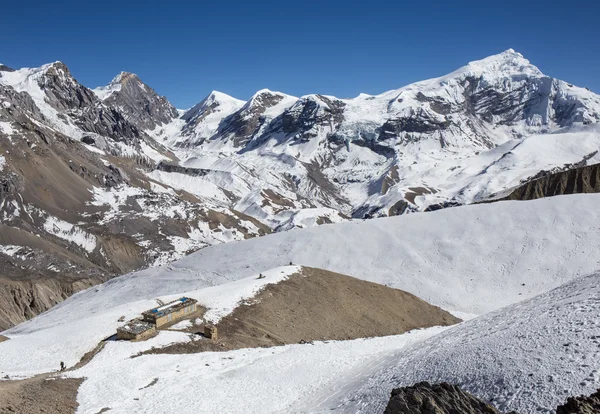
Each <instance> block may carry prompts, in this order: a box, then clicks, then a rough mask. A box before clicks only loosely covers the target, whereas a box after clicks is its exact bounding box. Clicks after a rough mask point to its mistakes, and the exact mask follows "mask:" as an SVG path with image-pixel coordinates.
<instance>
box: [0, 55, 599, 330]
mask: <svg viewBox="0 0 600 414" xmlns="http://www.w3.org/2000/svg"><path fill="white" fill-rule="evenodd" d="M179 115H180V112H179V111H178V110H176V109H175V108H174V106H173V105H171V104H170V103H169V102H168V100H167V99H166V98H164V97H161V96H159V95H158V94H157V93H156V92H155V91H154V90H153V89H152V88H150V87H149V86H148V85H145V84H144V83H143V82H142V81H141V80H140V79H139V78H138V77H137V76H136V75H135V74H131V73H127V72H122V73H120V74H119V75H117V76H116V77H115V78H114V79H113V80H112V81H111V82H110V83H109V84H108V85H107V86H102V87H98V88H96V89H93V90H91V89H88V88H87V87H85V86H83V85H81V84H80V83H79V82H78V81H77V80H76V79H75V78H74V77H73V75H72V74H71V73H70V71H69V69H68V68H67V67H66V66H65V65H64V64H63V63H61V62H55V63H52V64H48V65H44V66H42V67H40V68H24V69H19V70H12V69H10V68H8V67H6V66H0V217H2V223H0V226H3V227H2V228H3V229H5V230H4V231H2V232H0V233H1V234H0V245H1V246H3V247H2V250H1V251H2V252H3V253H0V260H1V263H2V264H0V268H4V267H5V266H9V267H10V268H12V269H18V270H13V271H11V274H12V275H13V276H11V277H12V279H11V283H13V282H15V280H14V279H19V282H18V285H17V287H14V286H13V285H11V287H10V289H9V288H6V289H4V294H2V293H1V292H2V289H0V297H2V298H3V299H0V300H4V303H6V304H7V306H6V307H5V308H10V309H11V310H10V311H9V312H8V315H7V316H0V327H2V326H4V327H7V326H9V325H11V324H13V323H16V322H19V321H22V320H24V319H27V318H29V317H31V316H33V315H34V314H36V313H38V312H40V311H43V310H45V309H47V308H48V307H49V306H51V305H52V304H54V303H56V302H58V301H60V300H62V299H63V298H64V297H66V296H68V295H70V294H71V293H73V292H74V291H77V290H79V289H81V288H82V287H85V286H88V285H90V284H94V283H97V282H99V281H102V280H105V279H106V278H109V277H112V276H114V275H117V274H122V273H125V272H127V271H131V270H133V269H137V268H139V267H144V266H149V265H157V264H162V263H166V262H168V261H171V260H173V259H176V258H178V257H181V256H183V255H185V254H186V253H189V252H191V251H194V250H197V249H199V248H202V247H206V246H208V245H212V244H215V243H223V242H228V241H233V240H241V239H245V238H249V237H252V236H256V235H263V234H266V233H268V232H271V231H285V230H290V229H293V228H297V227H311V226H316V225H320V224H329V223H339V222H343V221H347V220H349V219H351V218H370V217H379V216H392V215H399V214H403V213H410V212H417V211H423V210H428V209H429V210H432V209H437V208H440V207H444V206H450V205H461V204H469V203H473V202H479V201H486V200H493V199H499V198H502V197H504V196H505V195H506V194H508V193H509V192H510V190H512V189H514V188H515V187H518V186H520V185H521V184H523V183H524V182H527V181H529V180H531V179H532V178H537V177H540V176H541V175H543V174H546V173H549V172H558V171H562V170H565V169H569V168H573V167H581V166H584V165H590V164H594V163H597V162H599V161H600V154H598V148H599V147H600V126H599V123H598V121H600V96H598V95H596V94H594V93H592V92H590V91H588V90H586V89H584V88H578V87H576V86H573V85H571V84H568V83H566V82H563V81H560V80H557V79H554V78H551V77H549V76H546V75H544V74H543V73H542V72H541V71H540V70H539V69H538V68H536V67H535V66H533V65H532V64H531V63H530V62H529V61H528V60H526V59H525V58H524V57H523V56H521V55H520V54H519V53H517V52H515V51H513V50H507V51H506V52H503V53H501V54H498V55H495V56H490V57H488V58H485V59H483V60H479V61H475V62H471V63H469V64H468V65H467V66H465V67H463V68H460V69H459V70H457V71H455V72H452V73H450V74H448V75H446V76H442V77H440V78H436V79H430V80H426V81H423V82H418V83H415V84H411V85H408V86H405V87H403V88H400V89H395V90H391V91H388V92H385V93H382V94H380V95H374V96H370V95H365V94H361V95H359V96H358V97H356V98H353V99H346V98H344V99H342V98H337V97H333V96H326V95H320V94H312V95H306V96H302V97H299V98H298V97H294V96H290V95H287V94H285V93H281V92H274V91H270V90H267V89H264V90H261V91H258V92H257V93H256V94H254V95H253V96H252V97H251V98H250V99H249V100H248V101H247V102H244V101H241V100H238V99H235V98H233V97H230V96H228V95H226V94H223V93H220V92H216V91H215V92H212V93H211V94H210V95H209V96H207V97H206V98H204V99H203V100H201V101H200V102H199V103H198V104H197V105H195V106H194V107H193V108H191V109H189V110H188V111H186V112H185V113H184V114H183V115H181V116H179ZM32 166H35V168H32ZM38 236H39V237H38ZM8 253H10V254H8ZM57 274H60V278H57V277H56V276H57ZM14 275H18V277H17V276H14ZM65 275H68V277H66V276H65ZM24 278H28V279H27V284H23V283H22V281H23V279H24ZM58 279H60V280H61V284H60V287H57V286H54V285H53V286H52V287H49V285H48V283H50V282H49V281H52V283H55V282H56V280H58ZM65 280H66V281H65ZM40 284H41V285H40ZM39 286H43V287H44V289H42V290H43V291H51V292H52V294H40V289H39ZM15 289H17V290H18V294H16V293H14V291H15ZM6 292H8V293H6ZM3 295H4V296H3ZM16 296H18V297H19V298H20V299H18V300H16V301H15V300H14V298H15V297H16ZM21 298H26V299H21ZM15 303H19V305H15ZM22 303H25V305H23V304H22ZM31 303H35V306H34V307H31V306H30V304H31ZM9 304H10V305H9ZM2 320H8V321H9V322H4V324H2V323H1V321H2Z"/></svg>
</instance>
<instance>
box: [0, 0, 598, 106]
mask: <svg viewBox="0 0 600 414" xmlns="http://www.w3.org/2000/svg"><path fill="white" fill-rule="evenodd" d="M486 3H491V2H486V1H426V0H421V1H418V0H417V1H414V0H413V1H410V2H407V1H401V0H386V1H381V0H366V1H360V2H356V1H348V0H346V1H341V0H335V1H327V0H316V1H315V0H301V1H285V0H277V1H270V0H268V1H254V2H252V1H239V0H232V1H221V0H212V1H210V0H209V1H202V0H196V1H194V2H182V1H173V0H171V1H169V0H163V1H153V0H145V1H138V0H121V1H114V0H101V1H84V0H79V1H63V0H54V1H40V0H33V1H31V0H30V1H25V0H16V1H5V2H3V4H2V8H1V11H0V28H1V30H2V41H1V42H0V62H2V63H4V64H6V65H8V66H11V67H15V68H18V67H26V66H28V67H31V66H39V65H41V64H43V63H48V62H53V61H55V60H61V61H63V62H65V63H66V64H67V66H69V68H70V69H71V72H72V73H73V75H74V76H75V77H76V78H77V79H78V80H79V81H80V82H81V83H83V84H84V85H86V86H89V87H95V86H98V85H102V84H106V83H108V82H109V81H110V80H111V79H112V78H113V77H114V76H115V75H116V74H117V73H118V72H120V71H128V72H135V73H137V74H138V75H139V76H140V77H141V78H142V80H143V81H145V82H146V83H147V84H149V85H150V86H151V87H153V88H154V89H156V90H157V91H158V92H159V93H160V94H162V95H166V96H167V98H169V99H170V100H171V101H172V102H173V103H174V104H175V105H176V106H177V107H179V108H187V107H190V106H192V105H193V104H195V103H196V102H198V101H200V100H201V99H202V98H203V97H204V96H205V95H206V94H208V93H209V92H210V91H211V90H213V89H216V90H220V91H222V92H225V93H229V94H231V95H233V96H236V97H238V98H241V99H247V98H249V97H250V96H251V95H252V94H253V93H254V92H255V91H257V90H259V89H262V88H269V89H273V90H280V91H282V92H287V93H290V94H294V95H298V96H299V95H304V94H307V93H322V94H330V95H336V96H339V97H352V96H356V95H358V93H360V92H366V93H373V94H374V93H380V92H383V91H386V90H389V89H394V88H398V87H401V86H403V85H405V84H407V83H410V82H414V81H418V80H422V79H425V78H430V77H434V76H439V75H442V74H445V73H447V72H450V71H452V70H454V69H456V68H458V67H460V66H463V65H464V64H466V63H467V62H468V61H470V60H475V59H479V58H483V57H485V56H488V55H491V54H495V53H499V52H502V51H503V50H506V49H508V48H513V49H515V50H517V51H518V52H521V53H522V54H523V55H524V56H525V57H526V58H528V59H529V60H531V61H532V63H534V64H535V65H537V66H538V67H539V68H540V69H541V70H542V71H543V72H544V73H546V74H548V75H551V76H554V77H558V78H561V79H564V80H567V81H569V82H572V83H574V84H576V85H579V86H586V87H589V88H590V89H592V90H594V91H595V92H600V70H599V69H600V22H599V20H600V2H598V1H597V0H579V1H564V0H561V1H553V0H545V1H539V0H519V1H514V0H505V1H494V2H493V3H491V4H490V5H486Z"/></svg>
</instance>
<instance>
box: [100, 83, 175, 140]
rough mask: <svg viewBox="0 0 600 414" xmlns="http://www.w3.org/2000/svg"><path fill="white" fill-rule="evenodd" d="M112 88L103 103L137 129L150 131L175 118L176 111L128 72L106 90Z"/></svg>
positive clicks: (165, 100)
mask: <svg viewBox="0 0 600 414" xmlns="http://www.w3.org/2000/svg"><path fill="white" fill-rule="evenodd" d="M111 87H112V88H113V89H114V92H113V93H111V94H109V95H108V96H107V97H106V98H105V99H104V103H105V104H106V105H108V106H110V107H113V108H118V109H119V112H120V113H121V114H123V115H124V116H125V117H126V118H127V120H128V121H129V122H130V123H132V124H133V125H135V126H136V127H137V128H138V129H140V130H142V131H144V130H152V129H154V128H156V127H157V126H159V125H162V124H167V123H169V122H171V121H172V120H173V119H175V118H177V116H178V114H177V109H175V107H174V106H173V105H171V103H170V102H169V101H168V100H167V98H165V97H164V96H159V95H158V94H157V93H156V92H155V91H154V89H152V88H150V87H149V86H148V85H146V84H145V83H143V82H142V81H141V80H140V78H139V77H138V76H137V75H136V74H134V73H129V72H121V73H120V74H119V75H118V76H117V77H116V78H115V79H113V81H112V82H111V83H110V85H108V87H107V88H111Z"/></svg>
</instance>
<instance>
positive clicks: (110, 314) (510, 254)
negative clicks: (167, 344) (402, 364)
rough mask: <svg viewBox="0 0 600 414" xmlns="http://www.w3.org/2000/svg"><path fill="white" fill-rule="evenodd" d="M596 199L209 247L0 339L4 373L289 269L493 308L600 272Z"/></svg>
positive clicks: (454, 212)
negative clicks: (169, 305) (208, 292)
mask: <svg viewBox="0 0 600 414" xmlns="http://www.w3.org/2000/svg"><path fill="white" fill-rule="evenodd" d="M599 197H600V196H599V195H595V194H594V195H592V194H590V195H574V196H560V197H553V198H549V199H542V200H535V201H528V202H501V203H495V204H485V205H477V206H468V207H461V208H456V209H447V210H442V211H438V212H434V213H427V214H414V215H408V216H401V217H394V218H387V219H381V220H369V221H365V222H351V223H341V224H336V225H331V226H327V227H325V226H321V227H316V228H310V229H302V230H292V231H288V232H283V233H277V234H274V235H269V236H265V237H260V238H255V239H251V240H246V241H244V242H240V243H228V244H223V245H219V246H212V247H209V248H206V249H202V250H200V251H198V252H196V253H194V254H192V255H190V256H187V257H186V258H184V259H181V260H179V261H177V262H174V263H172V264H170V265H168V266H163V267H157V268H151V269H146V270H143V271H140V272H136V273H133V274H129V275H125V276H121V277H118V278H115V279H112V280H110V281H109V282H107V283H104V284H102V285H99V286H96V287H94V288H92V289H88V290H86V291H85V292H81V293H79V294H77V295H75V296H73V297H71V298H69V299H67V300H66V301H65V302H63V303H61V304H59V305H57V306H55V307H54V308H53V309H52V310H51V311H49V312H46V313H45V314H43V315H40V316H38V317H36V318H34V319H33V320H31V321H29V322H26V323H24V324H21V325H19V326H17V327H15V328H12V329H10V330H8V331H6V332H3V335H5V336H8V337H10V338H12V339H10V340H9V341H6V342H3V343H1V344H0V351H1V352H0V367H2V368H3V372H0V374H1V375H6V374H8V375H11V376H13V375H24V374H30V373H32V372H40V371H47V370H51V369H53V368H54V367H55V365H56V363H55V361H53V360H48V359H47V358H45V357H44V355H46V353H47V352H48V349H52V352H54V355H55V357H56V358H60V359H61V360H63V361H66V362H68V365H72V364H73V363H74V362H73V361H75V362H76V361H77V360H78V359H79V358H80V357H81V356H82V355H83V354H84V353H85V352H87V351H89V350H91V349H93V348H94V347H95V346H96V344H97V343H98V341H100V340H102V339H104V338H106V337H108V336H110V335H112V334H113V333H114V330H115V329H116V328H117V326H118V325H119V322H118V319H119V318H120V316H122V315H125V316H126V317H127V318H131V317H133V316H135V315H137V314H139V312H141V311H143V310H146V309H149V308H151V307H152V305H153V304H154V303H156V302H155V301H154V298H157V297H158V298H162V299H163V300H164V301H168V300H169V299H176V298H177V297H180V296H182V295H186V294H187V295H191V293H189V292H190V291H196V290H198V289H201V288H203V287H206V286H212V285H215V284H217V285H219V284H223V283H225V282H227V281H232V280H238V279H242V278H248V277H251V276H252V275H256V274H258V273H260V272H263V271H264V270H265V269H270V268H274V267H276V266H281V265H283V264H288V263H289V262H290V261H292V262H293V263H300V264H302V265H307V266H312V267H319V268H323V269H326V270H331V271H335V272H338V273H343V274H347V275H351V276H353V277H357V278H360V279H364V280H368V281H372V282H376V283H379V284H384V285H387V286H390V287H394V288H400V289H402V290H405V291H407V292H409V293H412V294H415V295H417V296H419V297H420V298H422V299H423V300H426V301H427V302H429V303H432V304H434V305H437V306H441V307H442V308H443V309H445V310H451V311H460V312H463V313H464V312H467V313H471V314H472V313H478V314H481V313H484V312H488V311H491V310H495V309H498V308H499V307H502V306H505V305H508V304H511V303H515V302H517V301H520V300H523V299H526V298H529V297H532V296H535V295H536V294H539V293H542V292H545V291H547V290H549V289H551V288H554V287H556V286H559V285H560V284H561V283H564V282H566V281H568V280H571V279H573V278H575V277H577V276H580V275H585V274H589V273H591V272H593V271H594V269H596V268H597V257H598V256H599V255H600V252H599V249H600V247H598V246H600V241H599V240H598V238H599V237H600V236H599V233H598V232H597V231H595V228H596V227H597V223H598V222H600V216H599V214H600V212H598V209H596V208H595V207H594V206H595V205H596V204H597V202H598V199H599ZM540 211H542V212H543V214H539V212H540ZM267 280H268V279H267ZM498 291H502V292H503V294H502V295H501V296H499V295H498V294H497V292H498ZM460 315H461V314H459V315H458V316H460ZM90 329H91V331H90ZM56 337H61V338H65V339H64V340H63V341H62V342H59V343H57V342H56V341H55V339H53V338H56ZM15 353H17V354H15ZM21 354H27V355H28V359H27V361H24V360H22V359H21V358H18V357H17V355H21Z"/></svg>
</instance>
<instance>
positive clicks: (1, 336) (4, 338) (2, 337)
mask: <svg viewBox="0 0 600 414" xmlns="http://www.w3.org/2000/svg"><path fill="white" fill-rule="evenodd" d="M9 339H10V338H7V337H6V336H4V335H0V342H4V341H8V340H9Z"/></svg>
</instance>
